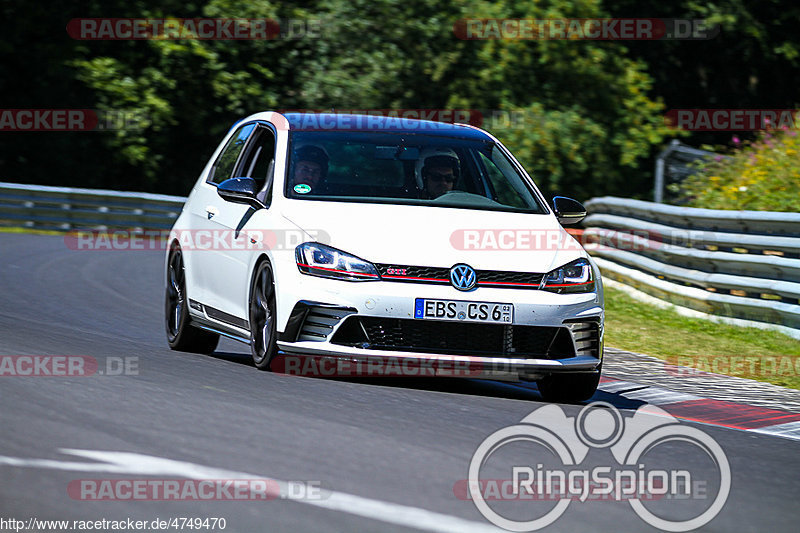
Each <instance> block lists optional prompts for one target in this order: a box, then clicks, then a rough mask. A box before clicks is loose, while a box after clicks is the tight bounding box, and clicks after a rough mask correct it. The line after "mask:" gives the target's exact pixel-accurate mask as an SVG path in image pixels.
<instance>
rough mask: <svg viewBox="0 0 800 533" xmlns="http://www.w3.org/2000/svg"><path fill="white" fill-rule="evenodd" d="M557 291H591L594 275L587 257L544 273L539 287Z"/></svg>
mask: <svg viewBox="0 0 800 533" xmlns="http://www.w3.org/2000/svg"><path fill="white" fill-rule="evenodd" d="M539 288H541V289H543V290H546V291H551V292H558V293H567V292H569V293H574V292H592V291H593V290H594V277H593V276H592V265H591V264H590V263H589V261H588V260H587V259H577V260H575V261H573V262H571V263H567V264H566V265H564V266H562V267H561V268H557V269H555V270H553V271H552V272H549V273H548V274H547V275H545V277H544V279H543V280H542V285H541V286H540V287H539Z"/></svg>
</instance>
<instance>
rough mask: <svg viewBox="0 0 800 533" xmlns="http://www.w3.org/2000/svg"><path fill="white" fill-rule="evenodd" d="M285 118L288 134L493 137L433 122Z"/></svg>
mask: <svg viewBox="0 0 800 533" xmlns="http://www.w3.org/2000/svg"><path fill="white" fill-rule="evenodd" d="M283 116H284V117H286V120H287V121H288V122H289V130H294V131H320V132H331V131H365V132H366V131H370V132H386V133H411V134H415V133H416V134H422V135H433V136H439V137H456V138H460V139H470V140H481V141H492V140H493V139H492V137H491V136H490V135H488V134H487V133H486V132H485V131H483V130H480V129H478V128H474V127H471V126H465V125H461V124H451V123H448V122H436V121H432V120H419V119H412V118H402V117H392V116H385V115H356V114H348V113H286V114H284V115H283Z"/></svg>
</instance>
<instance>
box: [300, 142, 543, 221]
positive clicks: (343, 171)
mask: <svg viewBox="0 0 800 533" xmlns="http://www.w3.org/2000/svg"><path fill="white" fill-rule="evenodd" d="M290 146H291V151H292V152H291V157H290V164H289V169H288V173H287V180H286V191H285V194H286V196H287V197H288V198H297V199H308V200H312V199H313V200H323V201H325V200H327V201H345V202H367V203H390V204H410V205H430V206H435V207H459V208H467V209H480V210H490V211H491V210H496V211H515V212H524V213H540V214H543V213H547V208H546V207H544V205H543V203H542V202H541V201H540V200H539V198H538V196H537V195H536V194H535V193H534V190H533V187H532V186H531V185H530V184H528V183H527V182H526V179H525V178H524V177H523V176H522V175H520V173H519V172H517V170H516V169H515V167H514V165H513V164H512V163H511V161H510V160H509V159H508V158H507V157H506V156H505V154H504V153H503V151H502V150H501V149H500V148H499V147H498V146H497V145H496V144H495V143H493V142H491V141H489V140H486V141H484V140H474V139H470V140H466V139H455V138H449V137H440V136H427V135H418V134H404V133H374V132H324V133H320V132H294V133H293V134H292V137H291V144H290Z"/></svg>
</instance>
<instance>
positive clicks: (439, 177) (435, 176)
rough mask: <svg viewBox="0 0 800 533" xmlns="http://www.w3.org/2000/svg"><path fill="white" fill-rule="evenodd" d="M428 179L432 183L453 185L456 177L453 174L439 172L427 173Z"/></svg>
mask: <svg viewBox="0 0 800 533" xmlns="http://www.w3.org/2000/svg"><path fill="white" fill-rule="evenodd" d="M428 179H429V180H433V181H446V182H447V183H455V182H456V177H455V176H454V175H453V174H440V173H439V172H428Z"/></svg>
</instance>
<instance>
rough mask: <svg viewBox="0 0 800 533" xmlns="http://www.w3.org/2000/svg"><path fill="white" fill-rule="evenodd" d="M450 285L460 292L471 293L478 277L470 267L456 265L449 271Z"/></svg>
mask: <svg viewBox="0 0 800 533" xmlns="http://www.w3.org/2000/svg"><path fill="white" fill-rule="evenodd" d="M450 283H452V284H453V287H455V288H456V289H458V290H460V291H471V290H472V289H474V288H475V285H476V284H477V283H478V277H477V276H476V275H475V271H474V270H473V269H472V267H471V266H469V265H456V266H454V267H453V268H451V269H450Z"/></svg>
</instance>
